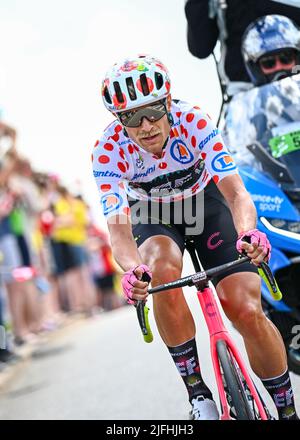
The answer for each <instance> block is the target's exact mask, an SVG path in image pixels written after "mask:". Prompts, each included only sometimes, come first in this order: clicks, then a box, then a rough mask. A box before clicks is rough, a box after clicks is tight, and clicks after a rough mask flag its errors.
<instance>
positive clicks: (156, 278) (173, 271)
mask: <svg viewBox="0 0 300 440" xmlns="http://www.w3.org/2000/svg"><path fill="white" fill-rule="evenodd" d="M150 267H151V270H152V273H153V275H152V285H158V284H162V283H168V282H170V281H174V280H176V279H177V278H180V276H181V270H182V267H181V264H180V263H179V262H178V263H176V262H172V261H166V260H165V259H161V258H158V259H156V260H155V261H153V262H152V264H151V266H150Z"/></svg>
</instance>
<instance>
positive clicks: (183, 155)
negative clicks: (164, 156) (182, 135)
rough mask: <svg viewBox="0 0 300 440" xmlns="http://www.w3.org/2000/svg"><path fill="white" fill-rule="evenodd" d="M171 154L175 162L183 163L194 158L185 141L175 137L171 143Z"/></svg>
mask: <svg viewBox="0 0 300 440" xmlns="http://www.w3.org/2000/svg"><path fill="white" fill-rule="evenodd" d="M171 156H172V157H173V159H174V160H176V162H180V163H183V164H186V163H190V162H192V161H193V160H194V155H193V154H192V153H191V152H190V150H189V149H188V147H187V146H186V145H185V143H184V142H182V141H181V140H180V141H178V140H177V139H176V140H175V141H174V142H173V144H172V145H171Z"/></svg>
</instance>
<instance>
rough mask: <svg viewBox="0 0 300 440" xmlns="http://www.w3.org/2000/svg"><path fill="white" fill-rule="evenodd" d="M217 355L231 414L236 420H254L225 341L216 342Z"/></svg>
mask: <svg viewBox="0 0 300 440" xmlns="http://www.w3.org/2000/svg"><path fill="white" fill-rule="evenodd" d="M217 353H218V357H219V362H220V365H221V370H222V373H223V382H224V388H225V391H226V395H227V400H228V403H229V406H230V408H231V414H232V415H233V417H235V418H236V419H237V420H255V417H254V415H253V412H252V410H251V408H250V405H249V401H248V396H247V393H246V390H245V387H244V385H243V382H242V381H241V378H240V376H239V374H238V371H237V367H236V365H235V363H234V361H233V358H232V356H231V353H230V352H229V349H228V347H227V345H226V343H225V341H222V340H220V341H218V342H217Z"/></svg>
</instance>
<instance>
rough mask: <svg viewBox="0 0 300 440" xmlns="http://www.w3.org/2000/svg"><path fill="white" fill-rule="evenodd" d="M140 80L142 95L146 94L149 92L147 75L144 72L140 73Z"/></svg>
mask: <svg viewBox="0 0 300 440" xmlns="http://www.w3.org/2000/svg"><path fill="white" fill-rule="evenodd" d="M140 81H141V87H142V91H143V95H144V96H147V95H149V93H150V90H149V87H148V81H147V76H146V74H145V73H142V75H141V76H140Z"/></svg>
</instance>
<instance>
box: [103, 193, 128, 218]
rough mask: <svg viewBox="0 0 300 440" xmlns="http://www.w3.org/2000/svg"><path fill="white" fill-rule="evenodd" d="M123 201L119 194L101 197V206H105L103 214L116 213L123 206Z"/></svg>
mask: <svg viewBox="0 0 300 440" xmlns="http://www.w3.org/2000/svg"><path fill="white" fill-rule="evenodd" d="M122 202H123V199H122V197H121V196H120V195H119V194H117V193H109V194H105V195H104V196H102V197H101V204H102V206H103V214H104V215H108V214H110V213H111V212H112V211H116V210H117V209H118V208H119V207H120V206H121V204H122Z"/></svg>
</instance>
